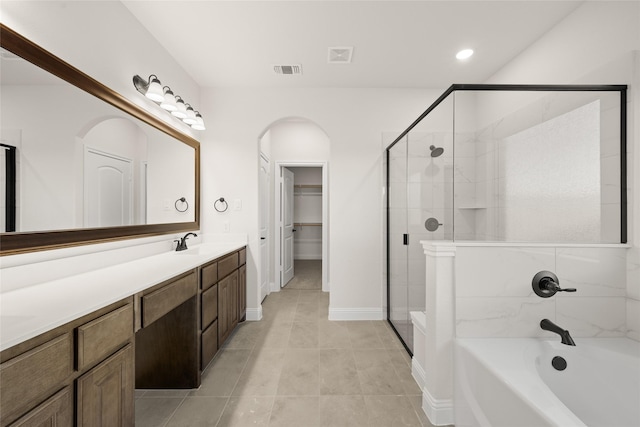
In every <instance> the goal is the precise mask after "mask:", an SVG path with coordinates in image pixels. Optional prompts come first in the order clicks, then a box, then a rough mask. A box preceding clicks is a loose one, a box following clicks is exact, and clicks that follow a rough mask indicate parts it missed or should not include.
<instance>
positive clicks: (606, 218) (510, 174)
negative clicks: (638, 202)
mask: <svg viewBox="0 0 640 427" xmlns="http://www.w3.org/2000/svg"><path fill="white" fill-rule="evenodd" d="M585 102H586V101H585ZM539 104H540V105H542V107H541V106H540V105H539ZM556 104H558V105H560V106H562V107H563V108H569V107H567V106H566V105H564V104H565V101H563V102H558V100H557V99H556V98H551V99H549V100H544V101H541V102H539V103H536V104H534V105H533V106H532V107H528V108H526V109H524V110H523V111H520V112H518V113H513V114H511V115H510V116H509V117H507V118H505V119H502V120H498V121H496V122H494V123H492V124H490V125H488V126H484V127H482V128H480V129H478V130H475V131H464V130H460V131H457V132H456V133H455V159H452V160H453V163H452V165H451V166H452V167H453V182H454V195H453V200H454V210H453V215H454V226H455V229H454V236H453V237H454V240H457V241H465V240H473V241H525V242H526V241H550V242H553V241H558V240H559V239H560V240H562V241H566V242H580V243H585V242H592V243H600V242H603V243H616V242H619V239H620V205H619V201H620V175H619V173H620V153H619V148H620V139H619V131H618V128H619V126H618V124H619V114H620V109H619V100H618V98H617V94H613V95H609V94H607V95H606V96H604V95H603V96H601V97H600V99H599V100H598V101H591V102H590V103H588V104H585V105H581V106H579V107H578V108H576V109H575V110H571V111H570V112H569V113H566V112H563V111H560V112H558V116H555V117H553V116H552V117H551V118H546V119H543V118H542V117H543V115H542V114H541V113H539V112H538V114H537V115H536V114H535V113H536V111H535V110H536V108H537V109H540V110H541V111H545V112H548V111H547V110H551V109H552V106H553V108H555V109H558V108H559V107H558V105H556ZM573 108H575V107H573ZM532 110H534V111H532ZM532 116H533V117H534V118H535V119H537V120H538V121H537V122H536V121H535V120H534V119H532ZM539 116H540V117H539ZM598 118H599V120H598ZM464 125H465V124H464V123H462V124H460V125H459V126H460V127H461V128H462V127H463V126H464ZM527 126H533V127H532V128H531V129H532V130H531V131H522V129H527ZM466 127H467V128H469V127H471V125H467V126H466ZM587 128H588V129H589V132H587V131H586V129H587ZM598 135H599V142H600V143H599V146H598V145H597V144H598V141H597V138H598ZM594 138H596V140H593V139H594ZM587 140H591V141H592V143H591V145H590V149H589V150H585V141H587ZM598 157H599V167H598V165H597V163H596V162H597V159H598ZM571 165H573V166H574V167H571ZM545 168H546V169H547V172H546V173H542V174H541V171H544V170H545ZM528 170H529V171H530V172H527V171H528ZM578 176H580V177H583V178H581V179H579V180H577V179H576V177H578ZM545 179H547V180H549V181H550V182H544V180H545ZM572 194H573V195H574V196H572V197H574V200H572V201H571V203H569V204H567V201H568V200H569V199H567V197H569V196H570V195H572ZM559 195H560V196H559ZM563 195H564V196H563ZM441 196H445V200H446V197H448V195H446V194H444V193H442V195H441ZM558 197H559V198H558ZM538 202H539V203H538ZM550 202H551V203H550ZM536 203H537V204H536ZM540 205H545V206H546V209H545V211H543V212H537V213H536V217H535V219H532V217H531V215H529V214H528V212H530V211H531V209H532V208H536V207H539V206H540ZM568 209H569V210H570V209H573V211H574V212H573V213H574V215H570V214H568V213H567V210H568ZM559 212H561V213H563V215H564V216H562V217H560V216H559V215H558V213H559ZM586 212H588V213H589V214H588V215H587V214H586ZM543 217H545V218H546V220H545V218H543ZM562 218H566V220H565V223H563V222H562ZM541 225H543V226H542V227H541ZM445 239H447V238H446V237H445ZM585 239H587V240H586V241H585Z"/></svg>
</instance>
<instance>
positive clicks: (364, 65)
mask: <svg viewBox="0 0 640 427" xmlns="http://www.w3.org/2000/svg"><path fill="white" fill-rule="evenodd" d="M123 3H124V4H125V6H126V7H127V8H128V9H129V10H130V11H131V13H133V14H134V15H135V16H136V18H137V19H138V20H139V21H140V22H141V23H142V25H143V26H144V27H146V28H147V30H148V31H149V32H150V33H151V34H152V35H153V36H154V37H155V38H156V39H157V40H158V41H159V42H160V43H161V44H162V45H163V46H164V47H165V49H166V50H167V51H168V52H169V53H170V54H171V55H172V56H173V57H174V58H176V60H177V61H178V62H180V63H181V64H182V66H183V67H184V69H185V70H186V71H187V72H189V74H190V75H191V76H192V77H193V78H194V80H195V81H196V82H197V83H198V84H199V85H200V86H202V87H225V86H232V87H377V88H401V87H408V88H443V87H448V86H449V85H450V84H452V83H481V82H483V81H485V80H486V79H487V78H489V77H490V76H491V75H492V74H494V73H495V72H496V71H498V70H499V69H500V68H501V67H502V66H503V65H505V64H506V63H508V62H509V61H510V60H511V59H512V58H514V57H515V56H517V55H518V53H520V52H521V51H522V50H523V49H525V48H526V47H528V46H529V45H530V44H531V43H533V42H535V41H536V40H537V39H538V38H539V37H540V36H542V35H543V34H544V33H546V32H547V31H548V30H549V29H550V28H552V27H553V26H554V25H556V24H557V23H558V22H559V21H561V20H562V19H563V18H565V17H566V16H567V15H569V14H570V13H571V12H572V11H573V10H575V9H576V8H577V7H578V6H579V5H580V3H581V2H580V1H576V0H573V1H521V0H506V1H505V0H503V1H478V0H476V1H451V0H450V1H397V0H394V1H347V0H334V1H331V0H329V1H327V0H325V1H268V0H267V1H211V0H200V1H173V0H168V1H167V0H164V1H123ZM333 46H353V48H354V50H353V60H352V62H351V63H350V64H329V63H328V62H327V56H328V48H329V47H333ZM467 47H470V48H472V49H474V50H475V54H474V56H472V57H471V58H470V59H468V60H466V61H465V62H460V61H458V60H456V59H455V54H456V52H457V51H458V50H460V49H462V48H467ZM275 64H301V65H302V70H303V74H302V75H301V76H284V75H276V74H275V73H274V72H273V65H275Z"/></svg>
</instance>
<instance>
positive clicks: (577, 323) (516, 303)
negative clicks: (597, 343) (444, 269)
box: [454, 245, 640, 340]
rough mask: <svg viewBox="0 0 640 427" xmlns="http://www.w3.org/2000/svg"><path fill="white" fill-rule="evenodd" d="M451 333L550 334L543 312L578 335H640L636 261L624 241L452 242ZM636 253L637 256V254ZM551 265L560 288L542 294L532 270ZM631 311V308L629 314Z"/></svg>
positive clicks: (463, 334)
mask: <svg viewBox="0 0 640 427" xmlns="http://www.w3.org/2000/svg"><path fill="white" fill-rule="evenodd" d="M456 246H457V247H456V251H455V252H456V255H455V262H454V265H455V267H454V268H455V322H456V336H457V337H461V338H470V337H552V336H553V334H551V333H550V332H546V331H543V330H542V329H541V328H540V326H539V324H540V320H542V319H543V318H548V319H550V320H552V321H553V322H556V323H557V324H558V325H560V326H561V327H563V328H564V329H568V330H569V331H570V332H571V335H572V336H573V337H574V338H576V337H622V336H628V337H630V338H632V339H635V340H639V338H640V333H639V331H640V316H639V314H640V310H639V307H640V281H637V283H635V284H634V283H632V280H628V278H629V279H632V277H637V276H638V270H639V269H640V265H637V264H634V263H633V262H632V261H633V259H634V257H632V256H629V254H628V252H629V251H634V250H635V249H629V248H627V247H623V246H602V245H601V246H592V247H562V246H556V247H548V246H504V245H501V246H481V247H479V246H464V245H456ZM636 258H637V257H636ZM541 270H548V271H551V272H554V273H555V274H556V275H557V276H558V279H559V281H560V286H561V287H563V288H576V289H577V292H575V293H568V292H567V293H564V292H560V293H557V294H556V295H555V296H553V297H551V298H541V297H538V296H537V295H535V294H534V292H533V290H532V286H531V283H532V279H533V276H534V275H535V274H536V273H537V272H539V271H541ZM634 313H635V315H634Z"/></svg>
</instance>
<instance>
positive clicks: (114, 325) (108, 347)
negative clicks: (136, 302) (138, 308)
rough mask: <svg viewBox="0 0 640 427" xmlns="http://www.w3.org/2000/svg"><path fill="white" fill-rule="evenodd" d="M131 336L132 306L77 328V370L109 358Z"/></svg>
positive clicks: (129, 305)
mask: <svg viewBox="0 0 640 427" xmlns="http://www.w3.org/2000/svg"><path fill="white" fill-rule="evenodd" d="M132 336H133V305H132V304H127V305H125V306H124V307H121V308H119V309H117V310H114V311H112V312H111V313H108V314H105V315H104V316H101V317H98V318H97V319H95V320H92V321H91V322H89V323H85V324H84V325H82V326H80V327H78V370H79V371H82V370H83V369H84V368H86V367H87V366H91V365H93V364H94V363H96V362H98V361H100V360H102V359H104V358H105V357H107V356H109V355H110V354H111V353H113V352H114V351H116V350H117V349H119V348H120V347H121V346H122V344H124V343H125V342H127V341H128V340H129V338H131V337H132Z"/></svg>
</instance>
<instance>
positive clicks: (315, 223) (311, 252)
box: [275, 163, 329, 292]
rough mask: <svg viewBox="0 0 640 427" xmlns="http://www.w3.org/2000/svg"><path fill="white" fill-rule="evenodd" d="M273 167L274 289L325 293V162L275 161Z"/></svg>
mask: <svg viewBox="0 0 640 427" xmlns="http://www.w3.org/2000/svg"><path fill="white" fill-rule="evenodd" d="M276 170H277V171H278V176H279V179H278V180H277V182H276V186H277V188H276V191H275V195H276V201H275V207H276V218H277V221H276V223H277V229H278V230H277V231H278V232H277V233H276V237H277V242H276V248H277V250H276V255H278V256H277V259H276V271H277V272H279V275H278V277H277V283H278V289H276V290H279V289H281V288H285V287H287V288H291V289H319V290H320V289H321V290H323V291H325V292H328V291H329V283H328V262H327V253H328V245H327V238H328V230H327V225H328V224H327V218H328V209H327V203H328V195H327V191H325V189H326V188H327V171H326V163H278V164H277V165H276Z"/></svg>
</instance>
